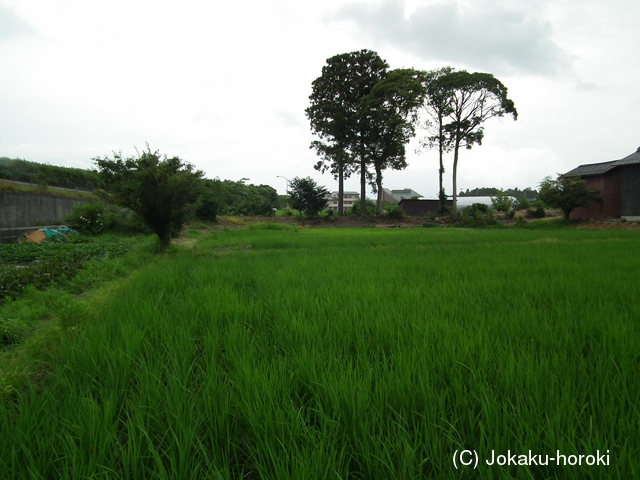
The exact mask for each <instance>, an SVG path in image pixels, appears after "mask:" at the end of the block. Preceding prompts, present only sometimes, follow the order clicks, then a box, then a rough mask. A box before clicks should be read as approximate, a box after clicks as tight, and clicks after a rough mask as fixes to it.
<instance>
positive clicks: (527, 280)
mask: <svg viewBox="0 0 640 480" xmlns="http://www.w3.org/2000/svg"><path fill="white" fill-rule="evenodd" d="M187 245H188V246H185V247H183V249H182V251H181V252H180V253H179V254H178V255H177V256H176V257H175V258H173V259H172V260H171V261H167V262H162V263H159V264H157V265H154V266H152V267H150V268H147V269H144V270H142V271H140V272H139V273H138V274H136V275H135V276H134V277H133V278H132V279H131V280H130V281H129V282H128V283H127V285H126V287H122V288H120V289H119V290H117V291H115V292H114V293H113V297H112V298H111V299H110V300H107V301H106V302H105V303H104V305H103V308H102V310H101V311H100V312H99V313H96V315H95V316H94V317H93V320H92V321H91V322H88V323H87V326H86V328H85V329H84V330H83V331H82V333H81V334H80V336H79V337H78V338H75V339H73V340H69V341H67V342H65V344H64V345H63V346H62V347H61V353H60V360H59V363H58V365H57V366H56V368H55V371H54V373H53V374H52V375H51V377H50V380H49V381H48V382H47V384H46V386H42V385H41V386H40V388H34V389H32V390H30V391H29V392H27V393H25V394H23V395H21V396H20V397H19V398H18V399H17V401H16V402H15V403H6V404H4V406H0V471H3V472H9V473H8V474H7V475H6V476H5V477H6V478H89V477H91V478H110V479H114V478H122V479H125V478H127V479H128V478H176V479H178V478H180V479H181V478H194V479H195V478H220V479H226V478H252V479H258V478H259V479H263V480H264V479H285V478H299V479H324V478H336V479H347V478H351V479H365V478H366V479H374V478H375V479H415V478H433V479H435V478H438V479H440V478H448V479H468V478H478V479H493V478H495V479H506V478H516V479H550V478H554V479H603V478H612V479H618V478H631V477H632V476H633V475H638V473H640V471H639V470H638V463H637V459H638V458H640V439H639V437H638V430H639V427H640V408H639V407H638V405H637V393H638V391H640V373H639V365H640V325H639V324H638V318H640V306H639V305H638V303H637V286H638V284H639V282H638V280H639V278H638V277H639V273H638V272H639V271H640V270H639V267H640V258H639V257H638V255H637V252H638V248H639V247H640V234H638V233H637V232H626V231H624V232H623V231H577V230H567V231H545V232H539V231H526V230H519V231H516V230H508V231H507V230H493V231H482V230H474V231H469V230H457V229H429V230H424V229H413V230H403V231H398V230H391V231H389V230H386V231H383V230H378V229H375V230H374V229H358V230H348V229H338V230H302V231H296V230H285V231H261V230H241V231H227V232H215V233H212V234H211V235H200V236H199V239H198V240H197V241H195V242H193V241H192V242H189V243H187ZM460 449H469V450H475V451H477V452H478V454H479V455H480V457H481V460H480V464H479V465H478V468H477V469H476V470H472V469H470V468H466V469H461V470H456V469H455V468H454V467H453V464H452V455H453V454H454V452H455V451H456V450H460ZM509 450H510V451H511V453H517V454H520V453H522V454H527V453H528V452H529V450H531V451H532V453H533V454H542V455H546V454H548V455H549V456H550V457H551V456H553V457H555V456H556V452H557V451H558V450H559V451H560V453H562V454H564V455H567V456H569V455H580V454H582V455H596V452H597V451H598V450H599V451H600V453H601V454H603V453H604V452H605V451H608V454H609V457H608V459H609V462H608V463H609V465H608V466H602V465H600V466H585V465H584V463H585V460H583V461H582V463H583V465H582V466H557V465H555V463H554V462H551V463H549V465H547V466H531V467H530V466H497V465H493V466H488V465H486V464H484V460H488V459H490V456H491V452H492V451H495V452H496V455H499V454H507V451H509Z"/></svg>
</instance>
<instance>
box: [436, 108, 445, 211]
mask: <svg viewBox="0 0 640 480" xmlns="http://www.w3.org/2000/svg"><path fill="white" fill-rule="evenodd" d="M438 121H439V124H440V126H439V132H438V135H439V139H438V153H439V155H440V168H439V169H438V182H439V188H438V198H440V211H441V212H442V211H444V207H445V206H446V205H447V197H445V196H444V185H443V177H444V162H443V159H442V157H443V145H442V144H443V142H444V138H443V136H442V135H443V132H442V130H443V127H442V115H440V116H439V118H438Z"/></svg>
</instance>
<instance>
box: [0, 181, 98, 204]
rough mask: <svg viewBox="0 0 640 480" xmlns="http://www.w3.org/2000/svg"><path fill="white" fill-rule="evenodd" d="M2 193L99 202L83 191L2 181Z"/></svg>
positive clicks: (0, 186) (0, 188)
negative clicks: (41, 195) (32, 194)
mask: <svg viewBox="0 0 640 480" xmlns="http://www.w3.org/2000/svg"><path fill="white" fill-rule="evenodd" d="M0 192H17V193H35V194H45V195H53V196H56V197H68V198H80V199H85V200H98V197H97V196H96V195H95V194H93V193H91V192H85V191H82V190H73V189H70V188H61V187H49V186H47V185H42V186H39V185H33V186H31V185H24V184H22V183H16V182H12V181H10V180H2V179H0Z"/></svg>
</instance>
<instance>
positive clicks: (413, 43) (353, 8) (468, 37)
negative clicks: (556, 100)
mask: <svg viewBox="0 0 640 480" xmlns="http://www.w3.org/2000/svg"><path fill="white" fill-rule="evenodd" d="M517 5H518V4H514V3H505V4H502V5H500V6H499V7H498V8H496V7H495V5H494V6H493V8H487V5H486V2H473V3H471V4H469V5H464V4H461V3H460V2H457V1H455V0H448V1H446V2H438V3H430V4H428V5H426V6H419V7H416V8H414V9H413V11H412V12H411V13H410V14H409V15H408V17H405V4H404V2H402V1H399V0H384V1H383V2H382V3H376V4H371V3H352V4H349V5H346V6H344V7H342V8H341V9H340V10H339V11H338V12H337V13H336V14H335V16H334V17H333V18H334V19H335V20H347V21H352V22H354V23H355V24H356V25H358V27H359V28H360V30H361V31H363V33H364V34H365V35H367V36H368V37H370V38H371V39H372V40H373V41H376V42H378V43H384V44H388V45H392V46H394V47H397V48H402V49H406V50H409V51H411V52H412V53H413V54H415V55H416V56H418V57H419V58H422V59H424V60H426V61H432V60H440V61H444V62H449V63H456V64H464V65H468V66H469V67H471V68H476V69H482V70H489V71H493V72H496V73H502V74H514V73H526V74H536V75H554V74H558V73H564V72H567V71H568V70H569V69H570V66H571V61H570V58H569V56H568V55H567V54H566V53H565V52H563V51H562V49H561V48H559V47H558V45H556V43H555V42H554V41H553V40H552V37H551V33H552V27H551V25H550V23H549V21H547V20H545V19H544V18H543V17H541V16H540V15H538V14H537V13H536V12H535V11H534V10H532V9H527V10H525V9H524V8H520V7H518V6H517Z"/></svg>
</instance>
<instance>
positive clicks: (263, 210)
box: [204, 178, 288, 215]
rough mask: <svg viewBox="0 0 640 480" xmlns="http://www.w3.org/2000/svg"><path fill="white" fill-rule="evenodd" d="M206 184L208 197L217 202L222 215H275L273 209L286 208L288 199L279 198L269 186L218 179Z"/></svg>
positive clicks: (207, 181)
mask: <svg viewBox="0 0 640 480" xmlns="http://www.w3.org/2000/svg"><path fill="white" fill-rule="evenodd" d="M204 182H205V187H206V192H207V193H206V195H208V196H210V198H212V199H213V200H214V201H215V202H216V204H217V205H218V213H219V214H220V215H273V213H274V212H273V209H274V208H276V209H278V208H284V207H285V206H286V198H288V197H284V198H282V196H279V195H278V192H276V190H275V189H274V188H273V187H270V186H269V185H251V184H249V185H247V184H245V183H244V182H242V181H240V182H233V181H231V180H220V179H217V178H216V179H215V180H208V179H207V180H205V181H204ZM281 203H283V204H282V205H281Z"/></svg>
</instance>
